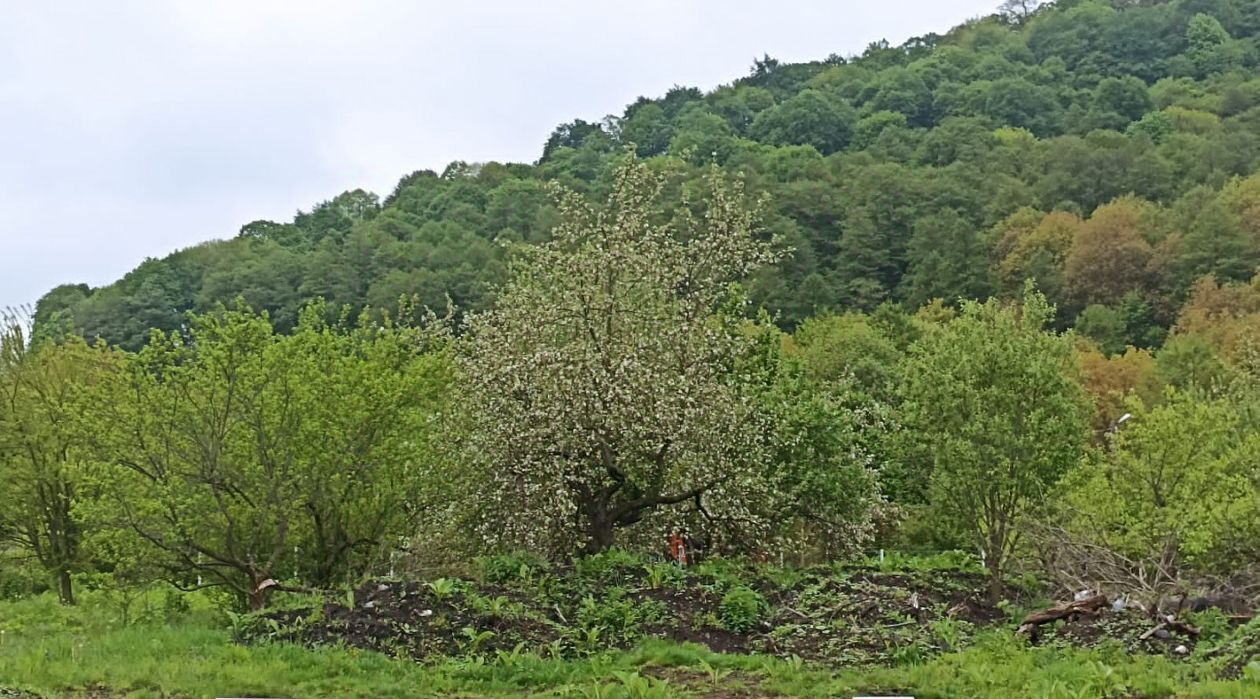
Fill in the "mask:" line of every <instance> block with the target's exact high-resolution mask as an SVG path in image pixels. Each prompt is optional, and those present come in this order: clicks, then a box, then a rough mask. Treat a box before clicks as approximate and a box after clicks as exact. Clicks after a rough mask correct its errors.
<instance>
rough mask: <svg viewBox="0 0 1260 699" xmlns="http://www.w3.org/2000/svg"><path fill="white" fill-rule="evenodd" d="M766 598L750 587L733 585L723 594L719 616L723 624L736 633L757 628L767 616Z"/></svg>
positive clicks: (719, 606)
mask: <svg viewBox="0 0 1260 699" xmlns="http://www.w3.org/2000/svg"><path fill="white" fill-rule="evenodd" d="M766 612H767V605H766V598H765V597H763V596H762V595H761V593H760V592H757V591H756V590H754V589H752V588H750V587H743V586H739V587H732V588H731V589H729V590H727V591H726V594H724V595H722V602H721V603H720V604H719V605H718V618H719V619H720V620H721V621H722V626H723V627H724V628H727V629H729V630H731V631H734V632H736V633H746V632H748V631H751V630H752V629H754V628H756V627H757V625H758V624H760V623H761V622H762V621H763V620H764V619H765V616H766Z"/></svg>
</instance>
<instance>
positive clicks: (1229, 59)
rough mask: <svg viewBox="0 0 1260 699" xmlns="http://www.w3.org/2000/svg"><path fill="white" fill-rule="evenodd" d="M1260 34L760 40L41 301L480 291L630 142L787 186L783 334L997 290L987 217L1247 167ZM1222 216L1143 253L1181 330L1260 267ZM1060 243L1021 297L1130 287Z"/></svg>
mask: <svg viewBox="0 0 1260 699" xmlns="http://www.w3.org/2000/svg"><path fill="white" fill-rule="evenodd" d="M1012 7H1013V8H1014V9H1012ZM1258 32H1260V21H1257V20H1256V11H1255V9H1254V7H1252V6H1251V5H1250V4H1248V3H1245V2H1237V1H1234V0H1231V1H1228V2H1226V1H1221V2H1187V1H1184V0H1177V1H1173V0H1159V1H1156V2H1142V3H1133V2H1128V3H1118V2H1111V3H1104V2H1095V1H1090V2H1075V1H1074V2H1057V3H1037V2H1032V1H1031V0H1012V2H1008V3H1006V5H1005V6H1004V9H1003V10H1001V12H1000V13H999V14H998V15H994V16H992V17H988V18H984V19H981V20H975V21H970V22H967V23H965V24H963V25H961V26H959V27H955V28H953V29H951V30H948V31H939V32H936V33H932V34H928V35H924V36H919V37H912V38H910V39H908V40H907V41H906V42H905V43H904V44H902V45H899V46H894V45H890V44H888V43H887V42H882V43H881V42H876V43H873V44H872V45H871V46H870V47H869V48H868V50H867V51H865V52H863V53H862V54H861V55H858V56H853V57H849V58H844V59H841V58H840V57H830V58H827V59H821V57H820V60H816V61H812V62H807V63H799V64H786V63H782V62H779V61H776V60H774V59H772V58H769V57H766V59H764V60H761V61H758V63H757V68H756V69H755V70H754V71H753V73H752V74H750V75H748V76H746V77H744V78H741V79H738V80H734V81H730V82H728V83H727V84H724V85H722V86H721V87H718V88H717V89H715V90H713V91H711V92H709V93H707V94H706V93H702V92H701V91H699V90H696V89H694V88H685V87H679V88H675V89H673V90H670V91H669V92H668V93H667V94H664V95H661V96H659V97H656V98H649V97H639V98H637V99H636V100H635V101H634V102H633V103H632V104H630V105H628V106H627V107H626V108H625V109H624V110H623V111H622V113H621V114H620V115H619V116H615V117H610V118H609V119H607V120H604V121H602V122H599V123H591V122H587V121H584V120H581V119H577V120H573V121H570V122H567V123H565V124H561V125H560V126H558V127H557V128H556V129H555V130H554V131H553V132H552V133H551V134H550V135H549V136H548V137H547V138H546V139H545V143H544V144H543V145H542V152H541V158H540V159H539V162H538V163H537V164H536V165H525V164H504V163H495V162H490V163H481V164H469V163H465V162H458V161H457V162H455V163H452V164H451V165H450V166H449V167H447V168H446V169H445V170H444V171H442V172H441V173H440V174H439V173H436V172H431V171H418V172H414V173H411V174H408V175H406V176H405V177H402V178H401V179H400V181H399V182H398V185H397V186H396V187H395V189H394V190H393V191H392V192H391V193H389V195H388V196H385V197H383V198H382V199H378V198H377V197H376V196H375V195H372V194H370V193H367V192H364V191H361V190H355V191H350V192H344V193H342V194H340V195H338V196H336V197H334V198H332V199H331V200H329V201H326V202H322V203H319V204H317V205H315V206H314V207H312V208H311V209H310V210H308V211H303V212H300V213H299V214H298V215H297V216H295V217H294V218H293V220H292V221H289V222H273V221H254V222H250V223H247V224H245V225H244V226H242V228H241V233H240V235H239V236H237V237H236V238H235V239H232V240H227V241H220V242H213V243H207V244H204V245H200V246H196V247H193V248H190V249H187V250H181V251H179V252H176V253H173V254H171V255H169V256H167V257H166V258H163V259H160V260H150V261H146V262H145V263H143V264H141V265H140V266H138V267H137V268H136V269H135V270H133V271H132V272H130V273H129V274H127V275H126V276H125V277H124V278H122V279H120V280H118V281H117V282H115V283H113V284H109V285H106V286H103V287H100V288H97V289H92V288H89V287H86V286H85V285H64V286H61V287H58V288H56V289H53V290H51V291H50V292H49V293H48V294H47V295H46V297H45V298H44V299H42V300H41V302H40V303H39V304H38V306H37V308H36V314H35V316H36V317H35V323H36V326H37V335H38V336H40V337H53V338H60V337H64V336H65V335H67V334H71V333H73V332H75V331H79V332H82V333H83V334H84V335H85V336H86V337H88V338H89V339H95V338H97V337H100V338H104V339H106V340H107V341H109V342H110V343H112V344H116V345H120V346H122V347H125V348H127V349H131V350H135V349H138V348H139V347H140V346H142V345H143V344H145V343H146V342H147V341H148V339H149V330H150V329H151V328H159V329H161V330H163V331H166V332H169V331H172V330H177V329H179V328H180V327H182V326H183V324H184V314H185V313H186V312H187V311H190V310H191V311H195V312H197V313H206V312H210V311H213V310H214V308H215V307H216V306H217V304H220V303H230V302H231V301H232V300H233V299H235V298H236V297H238V296H242V297H244V298H245V299H246V300H247V301H248V302H249V303H250V304H251V305H252V306H253V307H254V308H257V309H259V310H266V311H267V312H269V313H270V315H271V318H272V319H273V322H274V324H275V325H276V327H277V328H279V329H280V330H281V331H283V332H287V331H289V330H291V329H292V328H293V327H295V325H296V323H297V317H298V313H299V311H300V309H301V308H302V307H303V306H304V305H305V304H306V303H307V302H308V301H310V300H312V299H313V298H314V297H316V296H322V297H324V298H325V299H326V300H327V301H328V302H329V303H330V304H331V307H332V308H340V307H341V306H342V305H343V304H348V305H350V306H351V307H352V308H353V310H354V311H356V312H357V311H358V310H360V309H363V308H365V307H372V308H374V309H381V308H390V307H392V306H393V305H394V304H395V303H396V302H397V300H398V298H399V297H401V296H406V297H408V298H411V297H416V298H418V300H419V302H420V303H421V304H423V305H427V306H430V307H433V308H443V307H445V305H446V302H447V299H448V298H449V299H450V300H451V301H452V302H453V303H454V304H455V306H456V307H457V309H458V312H459V313H461V314H462V313H466V312H475V311H478V310H484V309H486V308H488V307H489V306H490V305H491V303H492V301H493V296H494V294H495V291H494V289H496V288H497V287H498V286H499V285H501V284H502V283H503V282H504V281H505V280H506V272H507V268H506V255H505V248H503V247H502V246H499V245H496V244H495V242H496V240H506V241H513V242H519V241H525V242H529V243H537V242H541V241H545V240H547V239H548V238H549V237H550V233H551V231H552V229H553V227H554V226H555V224H556V223H557V215H556V210H555V208H554V206H552V204H551V202H550V200H549V199H548V197H546V196H545V189H546V184H547V183H548V182H559V183H562V184H564V185H565V186H568V187H571V188H573V189H575V190H577V191H581V192H584V193H588V194H591V195H593V196H595V197H599V196H601V195H602V194H603V193H605V192H607V190H608V184H609V182H611V181H612V177H611V173H612V172H613V171H614V170H615V169H616V167H617V166H618V163H619V162H620V159H621V154H622V153H623V152H624V149H625V148H626V147H629V146H630V145H632V144H633V146H634V147H635V149H636V152H637V154H638V155H640V156H641V157H645V158H660V159H661V162H662V163H664V162H669V163H672V164H675V165H685V167H684V168H683V172H681V173H679V178H680V179H681V180H684V181H687V182H689V183H694V182H696V181H697V180H698V179H700V178H701V177H702V176H703V169H702V168H701V167H697V166H701V165H709V164H711V163H717V164H720V165H721V166H722V167H724V168H727V169H728V170H729V171H730V172H732V173H736V172H737V173H739V174H740V175H741V176H743V177H745V178H747V181H748V184H749V187H750V189H754V190H756V191H758V192H765V193H766V194H768V195H769V200H768V206H767V216H766V220H767V221H773V222H774V226H773V228H774V229H775V230H776V231H782V232H783V233H784V235H785V237H787V238H789V239H790V240H791V241H792V246H793V248H794V253H793V254H792V255H791V256H790V257H788V258H786V259H785V260H783V261H782V262H781V264H780V265H778V266H777V267H776V268H774V269H771V270H765V271H763V272H761V273H760V274H759V275H758V280H757V286H756V289H755V290H754V291H753V297H754V300H755V301H756V302H758V303H761V304H764V305H766V306H767V307H768V309H769V310H770V311H771V312H772V314H773V315H774V316H775V317H776V319H777V320H778V321H779V323H780V324H781V326H782V327H784V328H785V329H787V328H791V327H794V326H795V324H796V323H798V322H800V321H801V320H803V319H804V318H806V317H808V316H809V315H812V314H813V313H815V312H817V311H819V310H823V309H830V310H833V311H849V310H871V309H872V308H874V307H875V306H876V305H878V304H879V303H880V302H882V301H885V300H888V299H896V300H898V301H909V302H911V303H912V304H914V305H917V304H919V303H921V302H923V301H926V300H929V299H931V298H935V297H940V298H943V299H946V300H948V301H950V302H952V301H954V300H956V299H959V298H983V296H984V295H986V294H988V293H990V292H992V291H995V290H999V288H998V287H995V285H994V284H993V283H992V282H993V281H994V280H992V279H989V278H988V277H989V272H990V265H989V264H987V263H988V260H989V259H991V258H993V259H1001V258H1003V257H1005V252H1006V251H1005V250H1003V248H1002V246H1001V245H1000V244H999V241H998V240H997V239H994V238H993V237H990V236H987V235H985V233H986V232H987V231H990V230H992V229H993V228H994V227H995V226H997V225H999V224H1001V223H1002V222H1003V220H1004V219H1006V218H1007V217H1008V216H1009V215H1010V214H1011V213H1012V212H1015V211H1018V210H1020V209H1021V208H1022V207H1027V206H1035V207H1037V208H1038V209H1039V210H1041V211H1043V212H1064V211H1071V212H1075V213H1077V214H1079V215H1081V216H1086V217H1088V216H1089V215H1090V214H1091V213H1092V212H1093V211H1094V209H1096V208H1098V207H1099V206H1101V205H1104V204H1107V203H1108V202H1111V201H1113V200H1115V199H1117V198H1119V197H1123V196H1126V195H1135V196H1137V197H1140V198H1142V199H1144V200H1147V201H1149V202H1151V203H1153V204H1157V205H1159V206H1161V207H1166V208H1173V207H1176V206H1178V205H1179V204H1180V203H1181V202H1183V201H1187V198H1189V200H1193V199H1194V198H1195V197H1194V196H1193V191H1194V190H1195V189H1196V188H1199V187H1207V188H1209V189H1211V190H1218V189H1220V188H1221V187H1222V185H1224V184H1225V183H1226V182H1227V181H1228V180H1229V179H1230V178H1232V177H1235V176H1240V175H1242V176H1245V175H1248V174H1251V173H1253V172H1255V171H1256V169H1257V166H1260V131H1258V130H1257V129H1256V128H1255V127H1254V121H1255V119H1256V108H1257V106H1258V105H1260V92H1258V91H1257V83H1256V81H1255V80H1252V79H1250V75H1251V74H1252V73H1254V69H1255V67H1256V62H1257V58H1258V57H1260V52H1257V51H1256V49H1255V46H1256V43H1257V33H1258ZM540 136H542V135H541V134H540ZM540 140H543V139H541V138H540ZM1191 203H1193V201H1191ZM1212 218H1214V219H1215V222H1208V221H1205V222H1204V224H1203V225H1201V226H1198V228H1199V229H1200V230H1198V231H1197V232H1192V231H1190V230H1181V231H1175V233H1180V234H1182V235H1184V236H1185V238H1184V241H1185V242H1186V243H1187V245H1184V246H1183V245H1181V244H1180V242H1178V241H1176V240H1172V241H1170V242H1168V243H1167V244H1166V245H1164V246H1163V247H1162V248H1161V250H1160V255H1159V256H1157V257H1156V258H1155V259H1154V260H1153V261H1152V262H1151V264H1150V266H1149V268H1147V267H1146V266H1145V265H1143V270H1144V272H1146V273H1148V274H1149V276H1150V277H1153V278H1148V279H1144V280H1141V281H1142V284H1141V285H1140V287H1139V288H1138V290H1139V291H1140V293H1141V295H1142V299H1143V301H1144V302H1146V303H1147V304H1148V305H1149V306H1150V307H1151V308H1154V309H1161V310H1162V311H1163V312H1162V313H1160V314H1159V317H1158V318H1157V319H1156V321H1157V323H1158V324H1159V325H1160V326H1162V327H1163V328H1167V327H1168V326H1169V325H1170V324H1171V323H1172V320H1173V318H1172V317H1171V315H1170V311H1171V309H1172V308H1174V307H1175V306H1176V304H1177V303H1179V302H1180V300H1181V297H1182V294H1183V293H1184V291H1185V289H1186V287H1187V285H1188V284H1190V283H1192V282H1193V280H1194V276H1193V275H1194V274H1198V273H1203V272H1205V271H1207V270H1215V271H1217V272H1218V273H1219V272H1221V271H1222V270H1229V272H1230V274H1231V275H1236V274H1237V271H1238V270H1240V269H1242V270H1244V273H1245V274H1248V275H1249V274H1250V271H1251V269H1252V268H1254V265H1255V263H1256V261H1257V260H1256V251H1255V249H1254V245H1251V246H1250V248H1251V249H1247V248H1248V246H1246V245H1240V243H1246V242H1247V241H1248V240H1251V239H1250V238H1248V237H1247V236H1244V235H1238V233H1239V232H1240V230H1241V228H1240V227H1237V226H1235V227H1233V228H1229V227H1221V226H1220V225H1218V224H1219V223H1220V221H1222V220H1223V219H1222V218H1221V217H1219V216H1215V215H1213V217H1212ZM1150 238H1151V239H1150V240H1149V241H1148V242H1150V243H1151V244H1152V245H1158V244H1159V243H1161V242H1163V239H1164V238H1165V236H1164V235H1163V234H1160V235H1152V236H1150ZM1251 242H1253V243H1254V241H1253V240H1252V241H1251ZM1043 252H1045V253H1046V254H1045V256H1038V258H1037V259H1032V260H1024V262H1025V265H1024V266H1022V267H1020V268H1017V269H1015V268H1013V269H1011V271H1012V273H1013V274H1014V276H1015V277H1016V278H1015V279H1012V280H1010V281H1011V283H1006V282H1005V280H1003V284H1002V285H1001V288H1005V289H1006V290H1007V291H1008V292H1014V294H1015V295H1018V290H1019V289H1020V288H1021V287H1022V284H1023V281H1024V280H1025V279H1027V278H1036V279H1037V281H1038V285H1039V287H1040V288H1041V289H1043V290H1044V291H1045V293H1047V295H1048V296H1050V298H1051V300H1052V301H1054V302H1055V303H1056V304H1057V305H1058V306H1059V307H1060V309H1062V310H1063V311H1064V312H1065V313H1067V315H1068V316H1069V317H1070V316H1074V315H1075V313H1076V312H1078V311H1080V310H1081V309H1083V308H1084V306H1085V305H1087V304H1089V303H1103V304H1106V305H1109V306H1113V307H1114V306H1115V304H1116V302H1117V301H1118V297H1116V298H1099V297H1093V296H1090V297H1089V298H1086V299H1084V300H1083V301H1082V300H1081V299H1074V298H1072V296H1071V295H1070V294H1065V295H1061V293H1060V292H1066V291H1068V290H1066V289H1060V288H1058V287H1057V286H1056V284H1055V281H1054V280H1052V279H1051V278H1050V277H1052V276H1056V275H1061V274H1062V273H1063V265H1062V259H1061V258H1060V259H1058V260H1057V261H1056V260H1054V259H1053V254H1052V253H1051V251H1046V250H1043ZM1094 257H1096V258H1097V257H1098V255H1094ZM1102 259H1104V260H1106V259H1108V257H1107V256H1103V257H1102ZM1118 261H1123V258H1122V259H1120V260H1118ZM1248 265H1250V266H1248ZM1186 270H1191V271H1186ZM1170 273H1171V275H1172V277H1171V278H1170V277H1169V274H1170ZM1187 275H1189V276H1187ZM1123 279H1124V280H1126V283H1127V281H1128V277H1124V278H1123ZM1094 281H1095V282H1098V281H1100V280H1098V279H1095V280H1094ZM1078 302H1079V303H1078Z"/></svg>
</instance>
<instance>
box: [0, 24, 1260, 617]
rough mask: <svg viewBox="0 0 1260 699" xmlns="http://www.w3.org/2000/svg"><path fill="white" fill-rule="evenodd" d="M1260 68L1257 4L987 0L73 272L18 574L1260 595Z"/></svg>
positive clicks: (275, 588) (234, 594)
mask: <svg viewBox="0 0 1260 699" xmlns="http://www.w3.org/2000/svg"><path fill="white" fill-rule="evenodd" d="M1258 65H1260V0H1173V1H1159V2H1148V1H1144V0H1137V1H1131V0H1111V1H1110V2H1106V1H1102V0H1058V2H1054V3H1046V4H1043V5H1040V6H1037V4H1036V3H1028V2H1008V3H1006V5H1004V9H1003V10H1002V11H1000V12H999V13H997V14H994V15H993V16H990V17H986V18H982V19H978V20H975V21H972V22H969V23H967V24H965V25H963V26H960V27H957V28H955V29H953V30H951V31H949V32H948V33H946V34H943V35H935V34H933V35H927V36H923V37H917V38H915V39H912V40H910V41H908V42H906V43H904V44H902V45H900V46H891V45H888V44H887V43H886V42H880V43H875V44H872V45H870V46H869V47H868V48H867V49H866V50H865V51H864V52H863V53H862V54H861V55H860V56H855V57H841V56H830V57H828V58H826V59H824V60H820V61H816V62H812V63H802V64H783V63H780V62H778V61H776V60H774V59H772V58H770V57H764V58H762V59H760V60H757V61H756V62H755V64H754V66H753V69H752V72H751V73H750V74H749V75H747V76H745V77H743V78H740V79H738V80H735V81H734V82H732V83H730V84H729V85H723V86H721V87H719V88H717V89H715V90H713V91H711V92H708V93H704V92H701V91H699V90H696V89H691V88H684V87H676V88H674V89H672V90H670V91H669V92H668V93H667V94H666V95H665V96H664V97H661V98H658V99H648V98H641V99H639V100H637V101H636V102H634V103H633V104H631V105H630V106H628V107H627V108H626V109H625V110H624V112H623V113H622V114H621V115H619V116H610V117H608V118H606V119H604V120H603V121H600V122H598V123H589V122H586V121H582V120H576V121H574V122H572V123H568V124H563V125H561V126H559V127H558V128H556V129H555V131H554V132H553V133H552V134H551V136H550V138H548V139H546V142H545V144H544V145H543V148H542V154H541V156H540V158H539V160H538V162H537V163H534V164H501V163H477V164H470V163H462V162H458V163H452V164H451V165H450V166H448V167H447V168H446V170H445V171H444V172H442V173H441V174H438V173H435V172H431V171H418V172H415V173H412V174H410V175H407V176H406V177H404V178H403V179H402V180H401V181H400V182H399V184H398V186H397V187H396V188H395V190H394V191H393V192H392V193H390V194H389V195H388V196H386V197H385V198H384V199H380V198H379V197H378V196H376V195H374V194H371V193H368V192H364V191H361V190H356V191H352V192H346V193H343V194H341V195H339V196H336V197H334V198H333V199H331V200H329V201H327V202H324V203H321V204H319V205H317V206H315V207H313V208H312V209H311V210H310V211H306V212H299V213H298V214H297V215H296V216H295V217H294V219H293V220H292V221H289V222H283V223H279V222H273V221H254V222H252V223H248V224H246V225H244V226H243V227H242V228H241V230H240V233H239V235H238V236H236V237H235V238H233V239H231V240H224V241H215V242H209V243H205V244H203V245H199V246H196V247H193V248H189V249H186V250H181V251H179V252H176V253H174V254H172V255H170V256H168V257H166V258H163V259H151V260H147V261H146V262H144V263H143V264H141V265H140V266H139V267H138V268H136V269H135V270H133V271H132V272H130V273H129V274H127V275H126V276H125V277H124V278H122V279H121V280H119V281H117V282H115V283H113V284H110V285H107V286H104V287H101V288H96V289H92V288H88V287H87V286H83V285H71V286H62V287H58V288H56V289H53V290H52V291H50V292H49V293H48V294H47V295H46V296H44V297H43V298H42V299H41V300H40V301H39V302H38V304H37V306H36V307H35V309H34V310H33V313H32V314H30V316H31V317H29V318H23V317H19V316H18V315H13V316H11V317H6V318H5V319H4V323H3V334H2V335H0V542H3V545H2V546H0V555H2V556H3V557H0V594H3V595H5V596H10V595H22V594H28V593H31V592H35V591H38V590H43V589H48V588H49V587H50V586H51V588H52V589H53V590H55V591H56V592H57V594H58V596H59V597H60V599H61V601H62V602H64V603H67V604H72V603H73V602H74V601H75V599H76V586H77V585H80V584H88V585H95V586H101V585H105V586H111V585H112V586H117V587H118V588H126V587H127V586H128V585H135V584H141V583H142V582H147V581H154V580H161V581H165V582H169V583H171V584H173V585H175V586H176V587H178V588H180V589H193V588H204V587H214V588H218V589H221V590H225V591H226V592H227V594H226V595H225V599H228V600H229V602H228V604H230V605H234V607H235V608H252V609H254V610H261V609H263V608H265V607H267V606H268V605H269V603H270V600H271V599H272V598H273V596H274V595H276V594H278V593H282V592H309V591H311V590H313V589H329V588H333V587H335V586H337V585H349V584H354V583H357V582H359V581H362V580H364V579H367V578H369V577H371V576H380V575H386V574H388V575H389V576H396V575H397V574H398V573H399V571H412V572H415V571H422V570H428V569H431V568H432V567H433V566H442V565H450V564H452V562H458V561H467V560H471V559H473V558H475V557H477V556H483V555H488V554H506V553H519V552H524V554H528V555H529V556H536V557H541V558H545V559H548V560H552V561H561V560H569V559H570V558H571V557H574V556H583V555H587V556H589V555H596V554H605V553H607V552H609V551H611V550H613V549H629V550H633V551H637V552H641V553H659V552H661V551H662V550H663V548H664V546H665V542H667V541H669V540H670V536H671V535H677V534H679V533H680V532H681V533H685V534H686V536H687V542H688V544H689V545H690V546H692V547H694V548H695V549H696V550H697V551H703V552H704V553H705V554H710V555H712V554H723V555H729V556H738V557H743V558H745V559H755V560H767V559H769V558H771V557H773V556H776V555H777V557H778V558H779V560H780V562H783V561H785V560H786V561H789V562H797V563H800V564H805V563H811V562H818V561H836V560H846V559H853V558H855V557H859V556H861V555H863V554H864V553H869V552H871V551H873V550H878V549H881V548H887V549H897V550H901V551H918V552H923V551H930V552H940V551H951V550H961V551H966V552H968V553H969V554H971V553H974V554H975V555H976V556H977V557H978V559H979V561H980V562H981V563H982V564H983V567H984V569H985V570H986V571H987V575H988V577H987V578H986V583H985V584H986V585H987V586H988V587H987V592H988V597H989V601H990V602H992V603H996V602H997V601H998V600H999V598H1001V597H1002V596H1003V594H1004V593H1005V591H1006V590H1007V587H1006V584H1007V581H1008V580H1009V579H1010V578H1011V577H1012V575H1013V574H1014V573H1033V574H1035V575H1038V576H1041V577H1042V578H1044V579H1046V580H1052V581H1054V582H1055V583H1057V584H1060V585H1062V586H1063V588H1064V589H1068V588H1071V589H1077V588H1078V587H1079V586H1082V585H1093V584H1097V583H1100V582H1105V583H1106V584H1109V585H1112V586H1116V587H1118V588H1121V589H1126V590H1131V591H1140V592H1144V593H1147V594H1151V595H1163V594H1171V593H1172V592H1174V591H1184V590H1186V589H1189V588H1188V586H1190V585H1205V586H1209V587H1210V586H1211V585H1226V584H1232V583H1229V581H1236V580H1239V579H1242V578H1246V579H1249V580H1254V573H1255V572H1256V566H1258V565H1260V469H1258V466H1257V464H1260V458H1257V455H1258V454H1260V451H1258V450H1260V362H1258V361H1257V357H1258V356H1260V354H1257V350H1260V277H1257V276H1256V270H1257V266H1260V77H1256V67H1257V66H1258ZM1248 576H1251V577H1248ZM102 580H106V581H107V582H106V583H102V582H101V581H102ZM1209 581H1214V582H1209ZM351 599H352V601H353V593H352V596H351ZM763 602H764V600H763ZM758 604H760V603H758ZM916 604H917V603H916ZM352 606H353V605H352ZM754 606H756V605H754ZM916 609H917V606H916ZM745 630H746V629H745Z"/></svg>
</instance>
